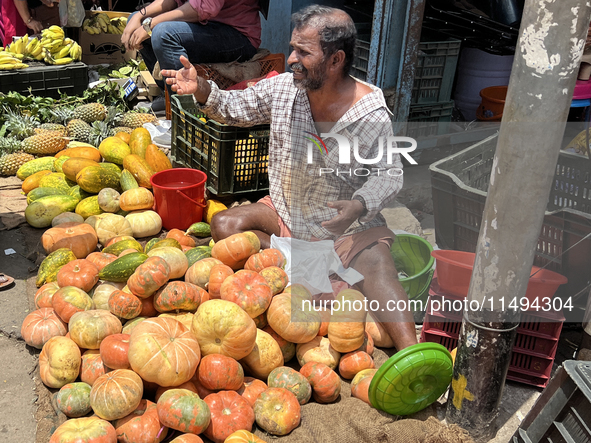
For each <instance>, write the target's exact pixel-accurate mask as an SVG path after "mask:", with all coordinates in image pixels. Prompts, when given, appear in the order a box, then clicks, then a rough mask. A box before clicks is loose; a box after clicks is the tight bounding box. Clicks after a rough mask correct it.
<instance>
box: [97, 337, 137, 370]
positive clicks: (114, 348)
mask: <svg viewBox="0 0 591 443" xmlns="http://www.w3.org/2000/svg"><path fill="white" fill-rule="evenodd" d="M128 351H129V334H113V335H109V336H107V337H105V339H104V340H103V341H102V342H101V346H100V353H101V358H102V359H103V362H104V363H105V364H106V365H107V366H108V367H109V368H111V369H129V367H130V366H129V358H128V357H127V352H128Z"/></svg>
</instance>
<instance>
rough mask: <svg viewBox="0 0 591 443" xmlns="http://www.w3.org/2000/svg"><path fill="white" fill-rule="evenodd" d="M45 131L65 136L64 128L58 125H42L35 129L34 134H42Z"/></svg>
mask: <svg viewBox="0 0 591 443" xmlns="http://www.w3.org/2000/svg"><path fill="white" fill-rule="evenodd" d="M47 131H57V132H59V133H61V134H62V135H63V136H65V135H66V127H65V126H64V125H60V124H59V123H43V124H42V125H41V126H39V127H38V128H35V134H43V133H44V132H47Z"/></svg>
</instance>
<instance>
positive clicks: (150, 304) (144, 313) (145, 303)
mask: <svg viewBox="0 0 591 443" xmlns="http://www.w3.org/2000/svg"><path fill="white" fill-rule="evenodd" d="M140 302H141V304H142V310H141V312H140V315H139V316H140V317H156V316H157V315H158V311H157V310H156V308H155V307H154V296H153V295H150V296H149V297H148V298H140Z"/></svg>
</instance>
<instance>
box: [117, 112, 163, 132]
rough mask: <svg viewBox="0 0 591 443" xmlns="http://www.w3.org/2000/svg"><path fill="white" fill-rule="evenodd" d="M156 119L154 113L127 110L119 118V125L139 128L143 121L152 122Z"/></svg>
mask: <svg viewBox="0 0 591 443" xmlns="http://www.w3.org/2000/svg"><path fill="white" fill-rule="evenodd" d="M156 120H157V118H156V116H155V115H154V114H147V113H139V112H127V113H125V115H123V118H122V119H121V125H122V126H127V127H128V128H132V129H135V128H141V127H142V125H143V124H144V123H154V122H155V121H156Z"/></svg>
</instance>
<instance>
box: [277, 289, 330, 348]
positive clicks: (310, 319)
mask: <svg viewBox="0 0 591 443" xmlns="http://www.w3.org/2000/svg"><path fill="white" fill-rule="evenodd" d="M308 301H309V299H308V298H306V297H301V296H300V295H298V294H288V293H285V292H284V293H282V294H278V295H276V296H275V297H273V300H271V305H270V306H269V309H268V310H267V321H268V322H269V325H270V326H271V327H272V328H273V330H274V331H275V332H277V334H279V335H280V336H281V337H283V338H284V339H285V340H287V341H289V342H292V343H307V342H309V341H310V340H312V339H313V338H314V337H316V335H318V331H319V330H320V314H319V313H318V312H316V311H314V309H313V308H312V305H311V304H307V302H308Z"/></svg>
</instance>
